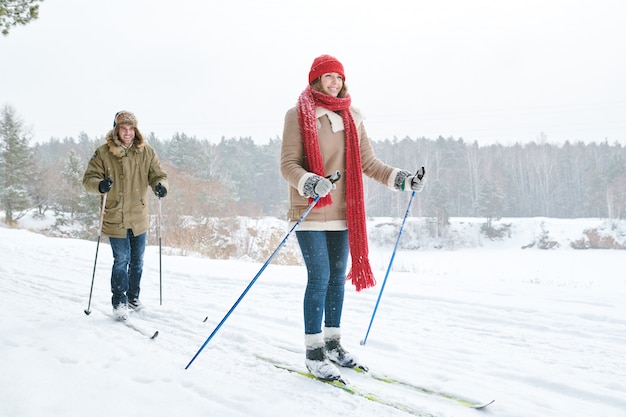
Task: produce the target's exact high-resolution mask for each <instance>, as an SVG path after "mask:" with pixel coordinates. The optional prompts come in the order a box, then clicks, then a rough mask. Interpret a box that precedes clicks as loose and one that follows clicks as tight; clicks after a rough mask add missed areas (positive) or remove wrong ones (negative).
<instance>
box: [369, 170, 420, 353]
mask: <svg viewBox="0 0 626 417" xmlns="http://www.w3.org/2000/svg"><path fill="white" fill-rule="evenodd" d="M424 173H425V171H424V167H422V168H421V169H420V170H418V171H417V174H416V176H417V177H418V178H419V179H420V180H421V179H422V178H423V177H424ZM414 197H415V191H413V192H411V198H410V199H409V205H408V206H407V208H406V213H404V219H403V220H402V225H401V226H400V232H399V233H398V239H396V245H395V247H394V248H393V252H392V253H391V259H390V260H389V266H387V273H386V274H385V279H384V280H383V285H381V287H380V292H379V293H378V299H377V300H376V305H375V306H374V311H373V312H372V318H371V320H370V324H369V326H368V327H367V333H365V338H363V340H361V345H365V343H367V337H368V336H369V334H370V329H371V328H372V323H373V322H374V316H376V311H377V310H378V304H379V303H380V299H381V297H382V296H383V291H384V290H385V284H387V278H388V277H389V271H391V265H393V260H394V258H395V257H396V251H397V250H398V245H399V244H400V238H401V237H402V230H403V229H404V223H406V218H407V217H408V216H409V212H410V211H411V206H412V205H413V198H414Z"/></svg>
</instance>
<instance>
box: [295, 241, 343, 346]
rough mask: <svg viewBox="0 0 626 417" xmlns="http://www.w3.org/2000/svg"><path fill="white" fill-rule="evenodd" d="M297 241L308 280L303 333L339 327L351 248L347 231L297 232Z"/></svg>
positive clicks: (313, 332)
mask: <svg viewBox="0 0 626 417" xmlns="http://www.w3.org/2000/svg"><path fill="white" fill-rule="evenodd" d="M296 236H297V238H298V244H299V245H300V250H301V251H302V256H303V258H304V263H305V264H306V268H307V273H308V280H307V285H306V291H305V293H304V333H305V334H316V333H320V332H321V331H322V317H323V318H324V325H325V326H326V327H339V326H340V323H341V311H342V308H343V296H344V288H345V283H346V264H347V261H348V255H349V253H350V248H349V246H348V231H347V230H341V231H309V230H305V231H298V232H296Z"/></svg>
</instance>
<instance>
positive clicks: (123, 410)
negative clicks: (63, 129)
mask: <svg viewBox="0 0 626 417" xmlns="http://www.w3.org/2000/svg"><path fill="white" fill-rule="evenodd" d="M585 221H586V220H580V222H585ZM580 222H577V221H567V222H566V221H562V222H559V221H558V220H557V221H555V222H554V224H558V225H560V226H559V227H556V226H550V231H551V232H552V234H553V235H558V234H563V235H564V236H565V235H567V233H566V232H567V230H569V229H572V228H575V229H576V230H575V231H572V232H571V233H570V235H571V236H573V238H576V236H579V235H580V230H581V228H583V226H581V224H580ZM533 224H534V226H533V227H535V229H534V230H529V231H528V232H527V233H525V232H524V231H523V230H522V231H519V230H518V232H519V233H516V236H518V240H515V241H514V240H509V241H507V242H504V243H498V242H483V243H482V244H481V246H482V247H480V248H465V249H458V250H454V251H438V250H432V249H428V250H401V251H399V252H398V253H397V254H396V257H395V262H394V266H395V267H394V269H393V270H392V272H391V273H390V275H389V278H388V280H387V284H386V286H385V291H384V293H383V295H382V298H381V302H380V305H379V307H378V311H377V313H376V317H375V320H374V322H373V325H372V328H371V331H370V333H369V336H368V339H367V343H366V344H365V345H361V344H360V343H359V342H360V341H361V340H362V339H363V338H364V336H365V334H366V331H367V328H368V324H369V322H370V318H371V316H372V312H373V309H374V306H375V303H376V300H377V297H378V295H379V291H380V288H381V284H382V282H383V279H384V276H385V271H386V268H387V263H388V262H389V257H390V253H391V249H392V248H393V244H391V245H379V244H376V245H372V248H371V252H372V253H371V255H372V262H373V265H374V268H375V270H376V274H377V277H378V285H377V286H376V287H375V288H372V289H369V290H366V291H363V292H361V293H356V292H355V291H354V289H353V287H352V286H351V284H349V283H348V284H347V289H348V291H346V301H345V307H344V317H343V322H342V328H343V332H344V337H343V344H344V345H345V347H346V348H348V349H349V350H351V351H352V352H354V353H356V354H357V355H358V356H359V357H360V358H361V359H362V361H363V362H365V363H366V364H368V365H369V366H370V368H371V370H372V373H376V374H384V375H387V376H389V377H393V378H396V379H400V380H405V381H408V382H410V383H412V384H414V385H418V386H420V387H423V388H428V389H432V390H439V391H444V392H449V393H455V394H459V395H462V396H464V397H467V398H469V399H475V400H480V401H484V400H491V399H495V402H494V403H493V404H492V405H490V406H489V407H488V408H486V409H484V410H481V411H477V410H472V409H468V408H464V407H462V406H460V405H457V404H454V403H452V402H451V401H449V400H446V399H441V398H437V397H434V396H431V395H426V394H420V393H418V392H416V391H411V390H409V389H405V388H402V387H400V386H396V385H390V384H386V383H384V382H379V381H374V380H372V379H371V378H369V377H368V376H365V375H360V374H357V373H355V372H354V371H351V370H345V371H344V375H345V376H346V377H347V379H348V380H350V381H351V382H352V383H353V384H354V385H355V386H357V387H359V388H361V389H363V390H364V391H367V392H371V393H373V394H375V395H377V396H378V397H379V398H382V399H385V400H388V401H389V402H396V403H401V404H403V405H406V406H409V407H411V408H410V410H408V409H407V411H402V410H399V409H397V408H393V407H391V406H389V405H384V404H381V403H379V402H375V401H370V400H368V399H365V398H363V397H359V396H355V395H350V394H349V393H346V392H343V391H341V390H338V389H336V388H334V387H331V386H329V385H327V384H324V383H320V382H318V381H314V380H310V379H307V378H304V377H302V376H299V375H296V374H292V373H289V372H286V371H284V370H281V369H277V368H275V367H274V366H272V365H271V364H269V363H267V362H265V361H263V360H260V359H259V358H258V357H259V356H264V357H269V358H272V359H275V360H279V361H281V362H284V363H287V364H290V365H292V366H294V367H299V368H303V359H304V346H303V324H302V297H303V293H304V286H305V279H306V278H305V270H304V268H303V267H302V266H280V265H274V264H271V265H269V266H268V268H267V269H266V270H265V271H264V272H263V274H262V275H261V276H260V278H259V279H258V281H257V282H256V283H255V285H254V286H253V287H252V288H251V289H250V291H249V292H248V294H247V295H246V296H245V298H244V299H243V300H242V302H241V303H240V304H239V306H238V307H237V308H236V309H235V310H234V312H233V313H232V315H231V316H230V317H229V318H228V320H227V321H226V322H225V323H224V325H223V326H222V328H221V329H220V330H219V331H218V332H217V333H216V334H215V337H214V338H213V339H212V340H211V341H210V343H208V344H207V345H206V348H205V349H204V350H203V351H202V353H201V354H200V355H199V356H198V357H197V359H196V360H195V361H194V362H193V363H192V365H191V366H190V367H189V369H185V366H186V365H187V364H188V363H189V361H190V360H191V358H192V357H193V355H194V354H195V353H196V352H197V351H198V349H199V348H200V346H201V345H202V344H203V343H204V342H205V340H206V339H207V338H208V336H209V335H210V334H211V332H212V331H213V330H214V329H215V328H216V325H217V324H218V323H219V322H220V320H221V319H222V318H223V317H224V316H225V314H226V313H227V312H228V311H229V309H230V308H231V307H232V306H233V304H234V302H235V301H236V300H237V299H238V297H239V296H240V295H241V294H242V292H243V291H244V289H245V288H246V286H247V285H248V284H249V283H250V282H251V280H252V279H253V278H254V276H255V275H256V274H257V272H258V271H259V269H260V268H261V266H262V263H254V262H244V261H237V260H228V261H225V260H219V261H218V260H211V259H206V258H201V257H182V256H172V255H169V254H163V253H162V255H161V260H162V275H161V276H162V287H160V283H159V282H160V277H159V276H160V273H159V272H160V270H159V249H158V247H155V246H150V247H149V248H148V249H147V251H146V257H145V269H144V278H143V282H142V284H143V285H142V293H141V298H142V301H143V302H144V304H146V305H147V309H146V310H144V311H142V312H139V313H136V314H135V315H134V316H133V318H132V320H134V322H136V323H137V324H138V325H141V326H143V327H144V328H148V329H158V330H159V332H160V334H159V336H158V338H157V339H155V340H150V339H148V338H146V337H143V336H142V335H141V334H139V333H137V332H134V331H133V330H131V329H129V328H127V327H126V326H124V325H123V324H121V323H118V322H115V321H113V320H112V319H111V318H110V317H109V314H110V305H109V304H110V302H109V300H110V292H109V274H110V267H111V263H112V257H111V250H110V247H109V246H108V243H107V241H106V239H103V241H102V242H101V243H100V246H99V249H98V259H97V265H96V274H95V280H94V286H93V298H92V300H91V305H90V310H91V314H90V315H86V314H85V313H84V310H85V309H86V308H87V307H88V301H89V293H90V286H91V281H92V273H93V268H94V258H95V254H96V248H97V245H96V242H87V241H80V240H72V239H60V238H51V237H45V236H43V235H41V234H36V233H33V232H30V231H27V230H19V229H8V228H5V227H0V317H2V319H1V321H0V331H1V334H2V337H0V415H2V416H7V417H8V416H11V417H39V416H64V417H73V416H76V417H100V416H102V417H104V416H107V417H108V416H112V415H132V416H146V417H166V416H167V417H170V416H220V417H228V416H259V417H262V416H267V417H270V416H271V417H275V416H301V415H306V416H309V417H317V416H319V417H326V416H377V417H384V416H405V415H408V412H409V411H411V410H421V412H422V414H423V415H432V416H441V417H443V416H447V417H453V416H454V417H465V416H479V415H485V416H498V417H531V416H537V417H570V416H585V415H592V416H594V417H621V416H624V415H625V413H626V411H625V410H626V398H625V397H624V393H625V392H626V355H625V354H624V350H625V348H626V301H625V300H626V276H625V275H624V262H625V257H624V252H623V251H621V250H573V249H566V245H563V246H562V248H561V249H560V250H538V249H528V250H522V249H521V246H522V245H526V244H528V243H530V240H532V239H533V237H536V236H537V232H536V222H535V223H533ZM516 227H517V228H518V229H519V227H521V226H519V225H518V226H516ZM557 230H559V231H558V232H557ZM372 234H375V232H374V231H372ZM165 243H166V242H165ZM163 252H166V251H163ZM160 290H162V294H163V302H162V305H161V304H160V300H159V294H160ZM205 318H207V320H206V321H204V320H205Z"/></svg>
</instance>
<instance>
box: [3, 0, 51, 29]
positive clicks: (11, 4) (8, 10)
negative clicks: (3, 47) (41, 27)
mask: <svg viewBox="0 0 626 417" xmlns="http://www.w3.org/2000/svg"><path fill="white" fill-rule="evenodd" d="M41 1H43V0H0V31H2V34H3V35H8V34H9V29H10V28H12V27H13V26H17V25H25V24H27V23H29V22H30V21H31V20H33V19H37V18H38V17H39V5H38V4H35V3H37V2H41Z"/></svg>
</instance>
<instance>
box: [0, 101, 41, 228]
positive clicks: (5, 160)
mask: <svg viewBox="0 0 626 417" xmlns="http://www.w3.org/2000/svg"><path fill="white" fill-rule="evenodd" d="M32 176H33V158H32V152H31V150H30V148H29V147H28V138H27V137H26V135H25V132H24V127H23V123H22V121H21V120H19V119H18V118H17V116H16V114H15V110H14V109H13V108H12V107H10V106H5V107H4V108H3V109H2V111H1V112H0V205H1V207H2V208H3V209H4V211H5V223H6V224H13V223H15V221H16V220H18V219H19V218H20V217H22V216H23V215H24V214H25V210H26V209H28V208H30V207H31V198H30V195H29V185H30V184H31V181H32Z"/></svg>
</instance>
